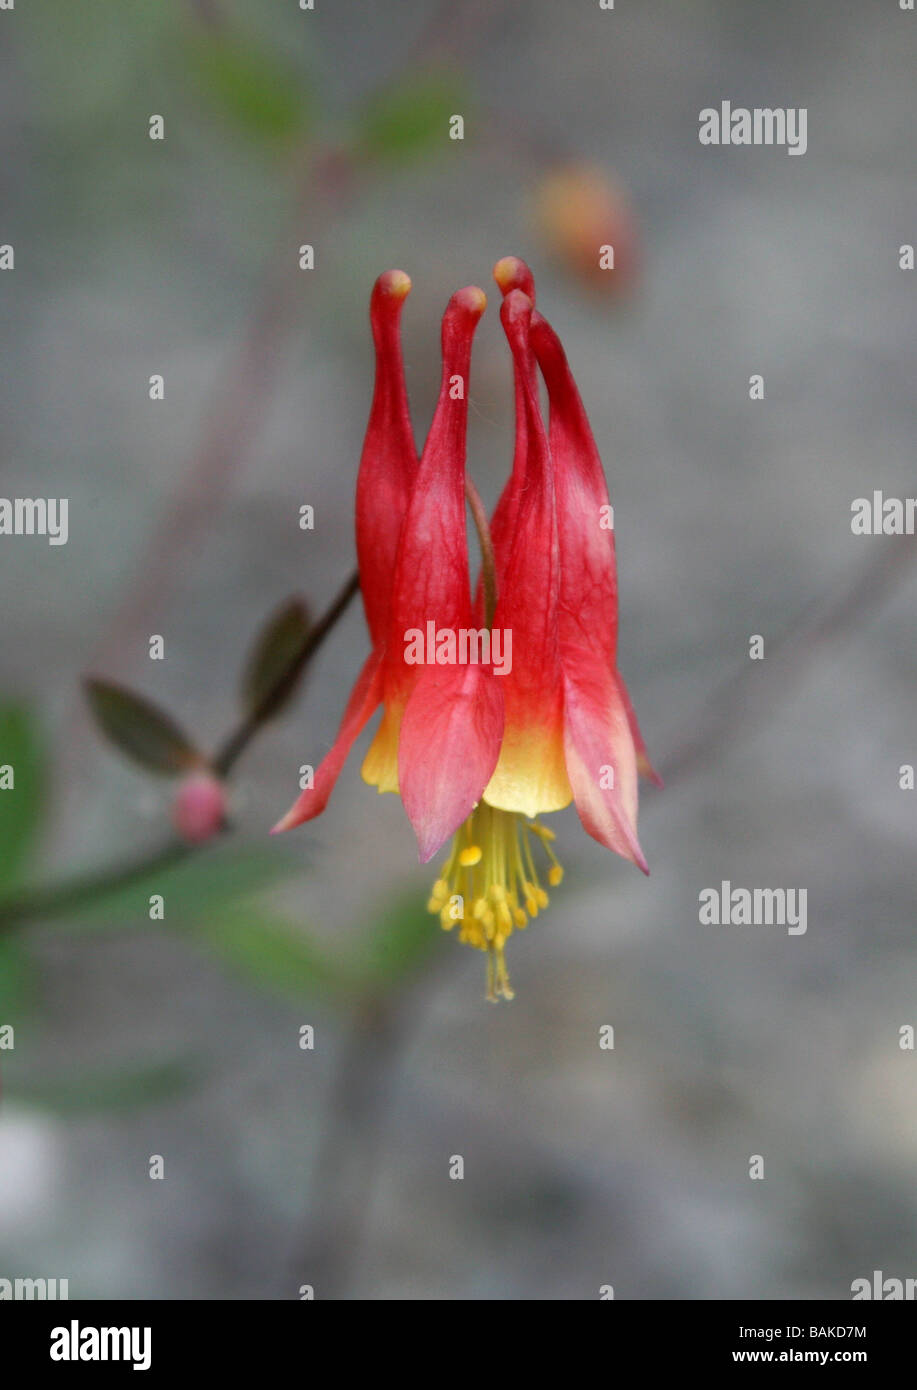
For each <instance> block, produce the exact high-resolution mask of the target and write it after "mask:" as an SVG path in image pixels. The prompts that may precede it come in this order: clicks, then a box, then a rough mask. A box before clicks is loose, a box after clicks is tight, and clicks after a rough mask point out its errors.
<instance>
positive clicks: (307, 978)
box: [192, 903, 356, 999]
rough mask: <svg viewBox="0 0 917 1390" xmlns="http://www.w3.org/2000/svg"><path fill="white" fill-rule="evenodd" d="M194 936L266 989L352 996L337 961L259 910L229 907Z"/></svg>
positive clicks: (347, 974) (348, 976) (350, 982)
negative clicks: (342, 993) (347, 993)
mask: <svg viewBox="0 0 917 1390" xmlns="http://www.w3.org/2000/svg"><path fill="white" fill-rule="evenodd" d="M192 932H193V936H194V938H195V939H196V940H198V941H200V942H201V943H203V944H205V945H206V946H207V947H208V948H210V949H211V950H213V951H214V953H215V954H216V955H217V956H219V957H221V958H222V959H224V960H225V961H226V962H227V964H228V965H229V966H230V967H231V968H232V969H234V970H236V971H239V972H241V973H242V974H243V975H245V976H246V977H247V978H248V979H250V980H252V981H254V982H255V983H256V984H258V985H261V986H263V987H265V988H267V989H272V990H276V991H278V993H281V994H292V995H294V996H295V997H296V998H299V999H301V998H303V996H305V995H308V994H315V993H317V992H322V993H327V992H329V991H331V992H333V993H335V994H339V993H341V992H346V991H348V990H350V989H351V988H352V987H353V986H354V985H355V983H356V977H355V975H354V974H353V972H352V971H351V970H349V969H348V968H347V967H346V966H345V965H344V964H343V963H341V962H339V961H335V960H333V959H332V958H331V957H330V956H329V955H328V953H327V952H326V951H324V950H323V949H321V948H320V947H319V946H318V945H317V944H316V942H315V941H314V940H313V939H311V938H310V937H309V936H308V935H307V934H306V932H305V931H304V930H303V928H302V927H301V926H299V925H296V926H293V925H292V924H291V923H289V922H286V921H284V920H283V919H282V918H280V917H277V916H274V915H272V914H270V913H267V912H265V911H264V910H262V909H261V908H259V907H257V906H248V907H247V906H245V905H244V904H239V903H227V905H226V907H225V908H224V909H223V910H222V911H221V912H219V913H218V914H216V915H213V916H210V915H208V916H207V918H206V919H204V920H199V921H197V922H196V923H194V924H193V926H192Z"/></svg>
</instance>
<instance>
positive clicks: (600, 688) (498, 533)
mask: <svg viewBox="0 0 917 1390" xmlns="http://www.w3.org/2000/svg"><path fill="white" fill-rule="evenodd" d="M494 273H495V278H496V279H497V282H498V284H499V286H500V288H501V291H502V292H503V295H504V301H503V306H502V310H501V320H502V323H503V327H504V331H505V333H506V336H507V340H508V342H509V346H510V351H511V353H512V356H513V369H514V379H515V395H516V446H515V450H514V457H513V470H512V475H511V477H510V480H509V482H508V484H507V487H506V489H505V491H504V494H503V496H502V497H501V499H500V502H499V503H498V505H497V508H496V511H495V513H494V518H493V523H492V527H491V535H492V541H493V569H494V575H493V576H492V578H494V579H495V581H496V583H495V586H494V587H495V588H496V591H497V601H496V606H495V611H494V612H493V613H489V612H486V611H485V600H484V591H483V588H482V589H481V590H479V593H478V596H477V600H476V602H475V603H474V604H473V603H472V598H471V589H470V580H469V570H468V552H467V538H466V530H465V499H464V491H465V434H466V424H467V383H468V368H469V363H470V354H471V340H472V336H473V333H474V329H475V327H476V325H477V322H478V319H479V318H480V316H481V313H482V312H483V310H484V306H485V298H484V295H483V293H482V291H480V290H477V289H474V288H471V289H466V290H460V291H459V292H458V293H457V294H456V295H454V296H453V297H452V299H451V300H450V302H449V306H448V308H447V310H446V314H445V316H444V319H443V332H442V345H443V376H442V385H441V389H440V395H439V401H438V403H437V407H436V412H435V414H434V418H433V423H432V426H431V428H430V433H429V436H428V438H427V442H426V445H425V447H424V450H423V455H422V457H421V459H420V463H419V465H418V464H417V463H416V460H415V456H414V446H413V440H412V437H411V431H410V422H409V418H408V413H407V404H406V399H405V394H404V382H403V370H402V365H401V356H400V348H399V343H398V319H399V313H400V306H401V302H402V301H403V299H404V296H405V295H406V293H407V290H408V289H409V287H410V284H409V281H408V280H407V277H406V276H403V275H401V274H400V272H389V274H388V275H387V276H382V277H380V280H379V281H378V282H377V285H376V288H375V290H374V293H373V303H372V321H373V330H374V336H375V341H376V361H377V367H376V391H375V395H374V399H373V408H372V411H371V414H370V422H369V428H368V430H367V436H366V444H365V446H364V450H363V458H362V462H361V466H360V476H359V480H358V485H357V547H358V553H359V558H360V573H361V582H362V587H363V593H364V603H365V607H366V614H367V621H368V624H369V628H370V636H371V638H372V641H373V651H372V654H371V655H370V657H369V659H368V661H367V663H366V666H365V667H364V669H363V672H362V674H361V676H360V678H359V680H358V681H357V685H356V687H355V689H354V692H353V694H352V695H351V699H350V702H349V704H348V707H347V710H346V711H345V715H344V720H343V722H342V724H341V730H340V732H339V734H338V738H337V741H336V742H335V744H334V746H333V748H332V750H331V752H330V753H329V754H328V756H327V758H326V759H325V761H324V762H323V763H322V764H321V766H320V767H319V769H318V772H317V773H316V777H315V785H314V787H313V788H311V789H310V790H308V791H306V792H304V793H303V795H302V796H301V797H300V798H299V801H298V802H297V803H296V805H295V806H294V807H293V809H292V810H291V811H290V812H289V814H288V815H287V816H286V817H285V818H284V820H283V821H281V823H280V825H279V826H278V829H286V828H289V827H290V826H293V825H298V824H300V823H301V822H302V821H304V820H308V819H310V818H311V817H312V816H315V815H317V814H318V813H319V811H321V810H322V809H323V808H324V806H325V803H326V802H327V799H328V795H329V794H330V791H331V788H332V787H333V785H334V781H335V780H336V778H337V775H338V773H339V771H340V768H341V766H342V765H343V762H344V759H345V758H346V756H347V753H348V752H349V749H350V747H351V744H352V743H353V741H354V739H355V738H356V736H357V734H358V733H359V731H360V729H361V728H362V727H363V725H364V724H365V723H366V721H367V719H368V718H369V716H370V715H371V714H372V713H373V711H374V710H375V708H376V706H377V705H378V704H379V703H382V704H383V706H384V713H383V718H382V723H381V725H380V727H379V730H378V732H377V734H376V737H375V739H374V741H373V744H372V746H371V747H370V750H369V752H368V754H367V756H366V760H365V762H364V765H363V776H364V778H365V779H366V780H367V781H368V782H370V783H371V784H372V785H375V786H377V787H378V788H379V790H380V791H399V790H400V792H401V797H402V800H403V802H404V805H405V809H406V810H407V813H408V816H409V818H410V820H411V823H412V825H413V826H414V830H415V832H416V834H417V839H418V844H419V847H420V856H421V859H422V861H424V862H426V861H427V860H428V859H430V858H431V857H432V855H433V854H435V853H436V851H437V849H439V847H440V846H441V845H442V844H443V843H444V842H445V840H446V839H447V838H448V837H449V836H450V835H452V834H453V833H454V838H453V842H452V847H451V850H450V853H449V858H448V860H447V862H446V863H445V865H444V866H443V869H442V871H441V874H440V877H439V878H438V879H437V881H436V883H435V884H434V886H433V891H432V894H431V897H430V901H429V904H428V906H429V908H430V910H431V911H433V912H436V913H438V914H439V916H440V919H441V921H442V924H443V926H444V927H446V928H447V929H448V928H451V927H452V926H453V925H454V924H455V923H456V922H458V923H459V924H460V926H459V936H460V939H461V940H462V941H465V942H467V943H468V944H470V945H473V946H477V947H479V948H480V949H481V950H484V951H486V952H487V955H488V997H490V998H495V997H496V996H498V995H503V996H504V997H506V998H511V997H512V991H511V990H510V987H509V980H508V977H507V974H506V966H505V961H504V947H505V944H506V939H507V937H508V936H509V935H510V934H511V933H512V931H513V930H514V929H515V928H519V927H524V926H525V925H526V923H527V922H528V919H529V918H530V917H534V916H535V915H536V914H537V913H538V911H539V909H541V908H544V907H546V906H547V903H548V898H547V893H546V892H545V890H544V888H543V887H542V884H541V880H540V877H539V870H538V868H537V866H536V858H537V857H538V856H537V853H536V854H533V849H534V850H536V851H539V852H542V853H543V854H544V856H545V857H546V860H547V875H546V877H547V882H548V883H549V884H550V885H556V884H559V883H560V881H561V879H562V877H563V870H562V868H561V866H560V864H559V862H558V861H557V858H556V856H555V854H554V852H553V849H552V847H551V842H552V841H553V839H554V835H553V832H552V831H551V830H549V829H548V828H547V827H545V826H543V825H541V824H539V822H538V820H537V819H536V817H537V816H539V815H540V814H542V813H546V812H549V811H556V810H560V809H561V808H562V807H564V806H566V805H568V804H569V803H570V801H571V800H572V801H575V802H576V807H577V810H578V812H579V815H580V819H581V820H582V822H583V825H584V826H585V828H586V830H587V831H588V832H589V833H590V834H591V835H593V836H594V837H595V838H596V839H597V840H599V841H600V842H601V843H602V844H604V845H607V846H608V848H609V849H613V850H615V851H616V852H617V853H618V854H621V855H623V856H624V857H625V858H628V859H631V860H632V861H633V862H634V863H636V864H637V865H638V866H639V867H640V868H641V869H643V870H644V872H646V861H645V859H644V857H643V853H642V851H641V849H640V845H639V842H638V840H637V831H636V818H637V772H638V766H639V769H640V770H641V771H644V772H646V773H647V774H648V775H652V776H654V777H655V774H654V773H653V772H652V769H651V768H650V766H649V763H648V761H647V760H646V755H645V751H644V749H643V743H642V739H641V738H640V734H639V730H638V728H637V724H636V720H635V718H634V716H633V711H632V709H631V706H630V700H629V698H628V696H627V692H626V690H625V688H624V685H623V682H622V681H621V678H620V676H619V675H618V672H617V667H616V645H617V579H616V566H615V551H614V534H613V530H612V529H611V525H610V508H609V505H608V493H607V489H606V486H605V479H604V474H603V472H602V467H601V462H600V460H599V456H598V452H597V450H596V447H595V442H594V440H593V437H592V433H591V430H590V428H589V424H588V421H587V419H586V415H585V411H584V410H583V406H582V402H581V400H580V397H579V393H578V392H577V390H576V386H575V384H574V382H573V379H572V376H571V374H570V369H569V367H568V365H567V361H566V358H565V356H564V353H563V349H562V348H561V346H560V343H559V341H558V339H557V336H556V334H555V333H554V332H553V330H552V329H551V328H550V326H549V325H548V324H547V323H546V322H545V320H544V319H543V318H542V317H541V316H540V315H539V314H537V313H534V312H533V303H534V283H533V281H532V276H531V272H530V271H529V270H528V268H527V267H526V266H525V265H524V263H523V262H521V261H518V260H517V259H515V258H514V257H507V258H505V259H504V260H503V261H500V262H498V264H497V267H496V268H495V272H494ZM538 369H540V370H541V373H542V375H543V377H544V380H545V383H546V385H547V389H548V398H549V402H550V408H551V413H550V432H549V433H548V432H546V430H545V427H544V423H543V421H542V418H541V411H540V407H539V402H538V390H537V374H538ZM482 624H483V627H482ZM476 625H477V627H476ZM461 633H466V634H469V635H471V636H474V635H475V633H477V635H478V637H479V638H483V637H484V636H486V637H487V638H488V641H487V642H486V644H479V646H478V648H477V649H476V650H477V651H479V652H480V651H485V653H486V654H487V656H488V658H489V656H490V655H491V654H492V652H495V651H496V650H497V641H498V638H499V637H500V636H502V637H503V643H502V649H503V652H504V656H506V655H507V654H508V653H509V651H511V652H512V656H511V661H510V660H504V661H503V662H501V663H499V664H498V665H497V666H496V667H495V665H494V663H493V662H492V661H491V660H489V659H488V660H486V661H485V660H481V659H477V658H476V657H471V658H470V659H469V660H467V661H465V662H463V661H462V660H461V658H459V659H458V660H457V659H456V656H455V642H456V638H457V637H459V635H460V634H461ZM417 634H423V635H425V636H426V637H427V638H428V639H430V638H434V639H435V641H436V649H435V651H434V652H433V653H431V652H430V650H429V645H428V646H427V648H426V649H425V658H424V663H423V664H420V665H415V664H412V663H411V661H410V660H408V659H406V658H407V651H408V647H407V645H406V644H407V643H408V641H409V639H410V640H411V641H414V640H415V637H416V635H417ZM491 639H492V641H491ZM450 640H451V642H452V647H451V648H450ZM441 641H442V642H443V644H444V650H443V652H442V653H441V651H440V646H439V643H440V642H441ZM510 642H511V647H510V645H509V643H510ZM450 651H451V653H452V654H451V656H450V654H449V653H450ZM657 780H658V779H657ZM542 872H543V871H542Z"/></svg>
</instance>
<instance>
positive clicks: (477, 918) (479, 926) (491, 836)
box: [427, 301, 563, 999]
mask: <svg viewBox="0 0 917 1390" xmlns="http://www.w3.org/2000/svg"><path fill="white" fill-rule="evenodd" d="M467 307H469V308H472V307H474V306H472V305H471V304H470V301H469V305H468V306H467ZM553 839H554V832H553V831H552V830H548V829H547V828H546V827H545V826H542V825H539V824H538V823H537V821H530V820H527V819H526V818H525V817H524V816H522V815H521V814H517V813H516V812H513V811H500V810H497V809H496V808H495V807H493V806H490V805H489V804H488V803H487V802H486V801H481V802H479V803H478V805H477V806H476V807H475V808H474V811H473V812H472V814H471V816H470V817H469V819H468V820H467V821H466V822H465V824H464V826H463V827H462V828H461V830H459V831H458V832H457V834H456V836H455V838H454V840H453V842H452V848H451V851H450V854H449V858H448V860H447V862H446V863H445V864H444V865H443V868H442V870H441V872H440V876H439V877H438V878H437V880H436V882H435V883H434V885H433V888H432V890H431V893H430V898H429V901H428V903H427V907H428V909H429V910H430V912H435V913H436V914H437V915H438V916H439V919H440V922H441V923H442V926H443V928H444V929H445V930H446V931H450V930H451V929H452V927H453V926H454V925H455V924H456V922H458V931H457V933H456V935H457V936H458V938H459V940H460V941H462V942H464V943H466V944H467V945H469V946H474V947H476V948H477V949H478V950H481V951H485V952H486V953H487V960H488V997H490V998H495V999H496V998H501V997H502V998H504V999H511V998H512V995H513V992H512V990H511V988H510V984H509V976H508V975H507V973H506V963H505V961H504V959H503V950H504V947H505V945H506V942H507V940H508V938H509V937H510V936H511V935H512V933H513V931H514V930H522V929H523V928H524V927H525V926H527V925H528V921H529V918H530V917H537V915H538V913H539V911H540V910H541V909H543V908H545V907H547V906H548V895H547V893H546V892H545V890H544V888H543V887H542V883H544V882H547V883H548V884H549V886H550V887H552V888H554V887H556V886H557V885H558V884H559V883H560V882H561V880H562V879H563V869H562V868H561V866H560V864H559V863H558V860H557V856H556V855H555V853H554V851H553V849H552V848H551V841H552V840H553ZM536 849H537V850H538V851H540V853H541V854H542V855H544V856H545V857H546V859H547V863H545V864H544V867H543V868H542V867H541V866H538V865H537V864H536V860H537V859H538V857H539V854H538V853H537V852H534V851H536ZM461 903H464V911H462V909H461V908H460V907H459V904H461Z"/></svg>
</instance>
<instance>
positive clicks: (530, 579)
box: [486, 290, 570, 815]
mask: <svg viewBox="0 0 917 1390" xmlns="http://www.w3.org/2000/svg"><path fill="white" fill-rule="evenodd" d="M531 312H532V306H531V301H530V300H529V299H528V298H527V296H526V295H524V294H523V293H522V292H521V291H519V290H513V291H511V292H510V293H509V294H508V295H507V296H506V298H505V299H504V301H503V306H502V309H501V315H500V316H501V319H502V321H503V326H504V329H505V330H506V335H507V338H508V340H509V344H510V348H511V349H512V353H513V360H514V363H515V364H516V368H517V381H519V382H520V383H521V391H522V398H523V404H524V409H525V428H526V460H525V476H524V487H523V489H522V490H521V492H520V497H519V504H518V507H517V509H516V518H515V525H514V527H513V533H512V546H511V548H510V549H509V556H508V559H507V561H506V567H505V576H504V583H503V585H502V588H501V590H500V594H499V596H498V599H497V611H496V613H495V615H494V627H495V628H501V629H503V630H504V631H509V632H511V633H512V644H513V665H512V671H511V673H510V674H509V675H507V676H505V677H502V678H501V679H502V683H503V697H504V700H505V702H506V735H505V738H504V743H503V748H502V750H501V755H500V761H499V763H498V765H497V771H496V773H495V774H494V779H493V781H492V783H491V785H490V786H489V787H488V788H487V792H486V798H487V800H488V801H489V802H490V803H491V804H492V805H494V806H500V807H502V808H503V809H505V810H519V811H523V812H525V813H526V814H528V815H536V814H537V813H538V812H539V811H548V810H557V809H558V808H559V807H560V806H565V805H566V804H567V803H568V802H569V800H570V786H569V782H568V781H567V776H566V772H565V771H564V766H563V755H562V708H561V704H562V692H561V675H560V655H559V648H558V624H557V601H558V585H559V556H558V545H557V526H556V521H555V515H554V488H553V480H552V470H551V456H550V453H549V450H548V441H547V437H546V435H545V431H544V424H543V423H542V419H541V413H540V410H539V406H538V397H537V395H536V392H535V382H534V375H533V372H532V370H531V349H530V347H529V341H528V332H529V321H530V318H531Z"/></svg>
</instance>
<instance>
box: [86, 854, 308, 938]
mask: <svg viewBox="0 0 917 1390" xmlns="http://www.w3.org/2000/svg"><path fill="white" fill-rule="evenodd" d="M300 867H301V864H300V861H298V860H292V859H290V858H288V857H285V856H282V855H279V854H277V853H276V852H275V853H271V851H270V850H269V849H264V850H239V849H238V848H236V849H232V850H230V849H229V848H228V846H227V847H220V848H214V849H212V850H199V851H197V852H196V853H194V854H190V853H188V854H186V855H185V857H184V858H182V859H180V860H178V861H177V862H175V863H172V864H161V865H159V866H158V867H154V868H151V869H149V870H148V871H147V872H146V873H144V874H142V875H140V876H138V877H135V878H132V879H131V881H130V882H129V883H126V884H123V885H120V886H117V887H114V888H109V889H107V890H106V891H105V892H101V893H98V894H96V895H95V896H93V898H92V899H91V900H89V901H87V902H85V903H82V904H81V905H80V906H78V907H75V908H73V909H71V910H69V911H68V913H67V923H68V925H75V926H77V927H82V926H86V927H92V928H98V927H106V926H111V925H112V924H117V925H118V926H124V925H130V924H136V923H137V922H139V921H141V920H149V906H150V897H151V896H152V895H153V894H159V895H160V896H161V897H162V898H164V899H165V918H164V922H165V925H166V926H172V925H178V924H184V923H191V922H194V921H196V920H198V919H200V918H203V917H206V916H208V915H215V914H217V913H218V912H220V911H222V910H223V909H224V908H225V907H226V906H227V905H229V904H232V903H235V902H237V901H238V900H240V899H243V898H246V897H251V896H252V895H253V894H255V893H256V892H257V891H258V890H259V889H261V888H264V887H266V886H267V885H268V884H271V883H275V882H276V881H277V879H278V878H280V877H281V876H282V875H283V874H285V873H287V874H288V873H291V872H292V871H293V870H294V869H299V868H300Z"/></svg>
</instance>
